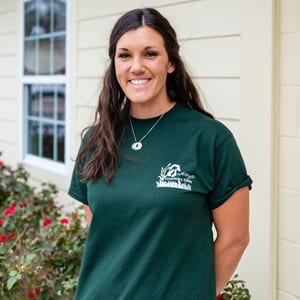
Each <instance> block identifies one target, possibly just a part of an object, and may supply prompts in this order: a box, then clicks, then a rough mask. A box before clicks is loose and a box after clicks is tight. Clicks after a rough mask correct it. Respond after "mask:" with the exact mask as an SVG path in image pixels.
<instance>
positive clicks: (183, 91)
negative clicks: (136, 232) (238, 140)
mask: <svg viewBox="0 0 300 300" xmlns="http://www.w3.org/2000/svg"><path fill="white" fill-rule="evenodd" d="M141 26H149V27H151V28H153V29H155V30H156V31H157V32H158V33H159V34H160V35H161V36H162V37H163V39H164V45H165V48H166V51H167V53H168V57H169V61H170V62H171V63H172V64H173V65H174V66H175V70H174V72H172V73H171V74H168V76H167V83H166V85H167V93H168V96H169V97H170V99H171V101H173V102H177V103H181V104H182V105H184V106H188V107H191V108H193V109H195V110H197V111H199V112H201V113H203V114H205V115H208V116H209V117H212V115H211V114H210V113H208V112H207V111H206V110H205V109H204V107H203V104H202V102H201V99H200V96H199V93H198V91H197V89H196V87H195V85H194V84H193V82H192V79H191V77H190V75H189V74H188V72H187V71H186V69H185V66H184V63H183V61H182V59H181V57H180V55H179V44H178V41H177V37H176V32H175V30H174V29H173V28H172V26H171V25H170V23H169V22H168V20H167V19H166V18H165V17H163V16H162V15H161V14H160V13H159V12H158V11H157V10H155V9H153V8H144V9H134V10H131V11H129V12H127V13H126V14H124V15H123V16H121V17H120V19H119V20H118V21H117V22H116V24H115V26H114V27H113V29H112V32H111V35H110V40H109V51H108V54H109V58H110V64H109V66H108V68H107V70H106V72H105V74H104V80H103V87H102V91H101V93H100V95H99V100H98V106H97V109H96V112H95V118H94V122H93V124H92V125H91V126H89V127H87V128H86V129H89V130H88V132H87V134H86V135H85V137H83V134H84V132H85V131H86V129H85V130H84V131H83V132H82V137H83V143H82V148H81V151H80V153H79V155H78V158H77V163H78V168H79V171H80V173H81V176H82V182H87V181H90V180H97V179H99V178H100V177H102V176H104V177H105V179H106V180H107V181H108V182H110V181H111V180H112V179H113V176H114V174H115V172H116V170H117V168H118V159H119V145H120V142H121V140H122V137H123V135H124V132H125V129H126V123H127V121H128V117H129V105H130V104H129V101H127V100H126V97H125V95H124V92H123V91H122V89H121V87H120V85H119V83H118V81H117V78H116V74H115V62H114V58H115V53H116V45H117V42H118V40H119V39H120V37H121V36H122V35H123V34H124V33H126V32H127V31H129V30H134V29H137V28H139V27H141ZM87 157H88V159H87Z"/></svg>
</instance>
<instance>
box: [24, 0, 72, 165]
mask: <svg viewBox="0 0 300 300" xmlns="http://www.w3.org/2000/svg"><path fill="white" fill-rule="evenodd" d="M66 11H67V10H66V0H29V1H28V0H27V1H25V0H24V4H23V12H24V26H23V28H24V30H23V68H22V73H23V76H22V78H23V80H22V86H23V104H24V110H23V111H24V118H23V120H24V131H23V139H24V149H23V151H24V157H25V160H27V161H30V163H34V164H39V165H42V166H51V165H52V167H54V168H55V169H56V167H57V166H58V165H62V164H65V154H66V134H65V132H66V104H67V103H66V84H67V74H66V53H67V51H66V44H67V43H66V38H67V37H66V32H67V31H66V24H67V22H66Z"/></svg>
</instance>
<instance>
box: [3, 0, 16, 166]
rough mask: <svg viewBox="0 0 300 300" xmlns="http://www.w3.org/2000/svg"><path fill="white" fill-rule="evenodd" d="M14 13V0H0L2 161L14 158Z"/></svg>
mask: <svg viewBox="0 0 300 300" xmlns="http://www.w3.org/2000/svg"><path fill="white" fill-rule="evenodd" d="M17 21H18V13H17V1H15V0H1V1H0V151H1V152H3V157H1V160H2V159H3V160H4V161H5V162H6V163H9V164H14V163H16V162H17V157H18V142H19V141H18V138H19V135H18V129H19V127H18V126H19V123H18V122H19V120H18V119H19V107H18V99H17V95H18V92H17V91H18V85H17V84H18V81H17V75H18V59H17V55H18V53H17V51H18V27H17V26H18V22H17Z"/></svg>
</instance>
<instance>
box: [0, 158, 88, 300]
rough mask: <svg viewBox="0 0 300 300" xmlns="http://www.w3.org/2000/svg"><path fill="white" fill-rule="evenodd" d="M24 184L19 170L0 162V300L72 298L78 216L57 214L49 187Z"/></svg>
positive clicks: (80, 237)
mask: <svg viewBox="0 0 300 300" xmlns="http://www.w3.org/2000/svg"><path fill="white" fill-rule="evenodd" d="M0 155H1V153H0ZM28 180H29V174H28V173H27V172H26V171H25V170H24V168H23V167H21V166H19V167H17V168H16V169H12V168H11V167H9V166H7V165H5V164H4V163H3V162H1V161H0V299H2V300H11V299H16V300H23V299H53V300H55V299H65V300H68V299H73V297H74V291H75V289H76V286H77V276H78V272H79V267H80V261H81V253H82V249H83V246H84V241H85V237H86V232H87V229H86V226H84V225H82V224H84V222H82V221H83V219H82V217H83V216H82V215H81V214H79V213H78V211H75V212H74V213H72V214H70V215H62V212H61V208H60V207H57V206H56V205H55V202H54V200H55V196H56V194H57V190H56V188H55V186H53V185H51V184H42V185H41V187H40V188H39V189H36V188H33V187H31V186H30V184H29V183H28Z"/></svg>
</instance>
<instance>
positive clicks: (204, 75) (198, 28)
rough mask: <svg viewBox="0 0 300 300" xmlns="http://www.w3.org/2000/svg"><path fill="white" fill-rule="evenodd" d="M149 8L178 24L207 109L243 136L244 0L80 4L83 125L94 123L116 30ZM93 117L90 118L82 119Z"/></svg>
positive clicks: (79, 75)
mask: <svg viewBox="0 0 300 300" xmlns="http://www.w3.org/2000/svg"><path fill="white" fill-rule="evenodd" d="M147 6H151V7H156V8H158V10H159V11H160V12H161V13H162V14H163V15H165V16H166V17H167V18H168V20H169V21H170V23H171V24H172V25H173V26H174V28H175V30H176V32H177V36H178V39H179V42H180V45H181V50H180V51H181V54H182V57H183V59H184V61H185V62H186V65H187V67H188V69H189V70H190V71H191V73H192V75H193V77H194V79H195V82H196V83H197V84H198V85H199V86H200V88H201V90H202V93H203V95H204V96H205V100H206V102H207V103H208V105H207V106H208V107H209V108H210V110H211V111H212V112H213V114H214V115H215V116H216V117H217V118H219V119H220V120H221V121H223V122H224V123H225V124H226V125H227V126H228V127H229V128H230V129H231V130H232V131H233V132H234V134H235V135H236V136H238V135H239V118H240V113H239V108H240V95H239V94H240V83H239V79H240V45H239V44H240V0H227V1H221V0H203V1H158V0H157V1H135V2H133V1H129V0H127V1H122V2H118V3H115V2H113V1H110V2H109V3H106V4H103V5H99V1H96V0H87V1H86V0H84V1H83V0H80V1H78V9H79V11H78V17H79V19H78V22H77V25H78V41H77V57H78V62H77V70H78V73H77V95H78V98H77V106H78V107H79V108H85V110H84V111H85V113H84V116H83V115H81V116H80V114H79V112H80V110H78V109H77V114H78V115H77V119H78V122H79V119H80V123H84V121H86V122H87V123H88V122H90V121H91V116H92V115H93V113H92V111H93V109H94V108H93V103H96V102H97V97H98V94H99V84H100V80H101V79H100V77H101V76H102V75H103V72H104V70H105V67H106V65H107V59H108V57H107V44H108V38H109V34H110V31H111V29H112V26H113V25H114V23H115V21H116V20H117V18H118V17H119V16H120V15H121V13H123V12H124V11H127V10H129V9H133V8H136V7H147ZM79 96H80V98H79ZM87 110H90V113H87ZM87 116H89V118H88V120H82V117H83V118H86V117H87ZM78 122H77V123H78ZM77 130H78V128H77Z"/></svg>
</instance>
